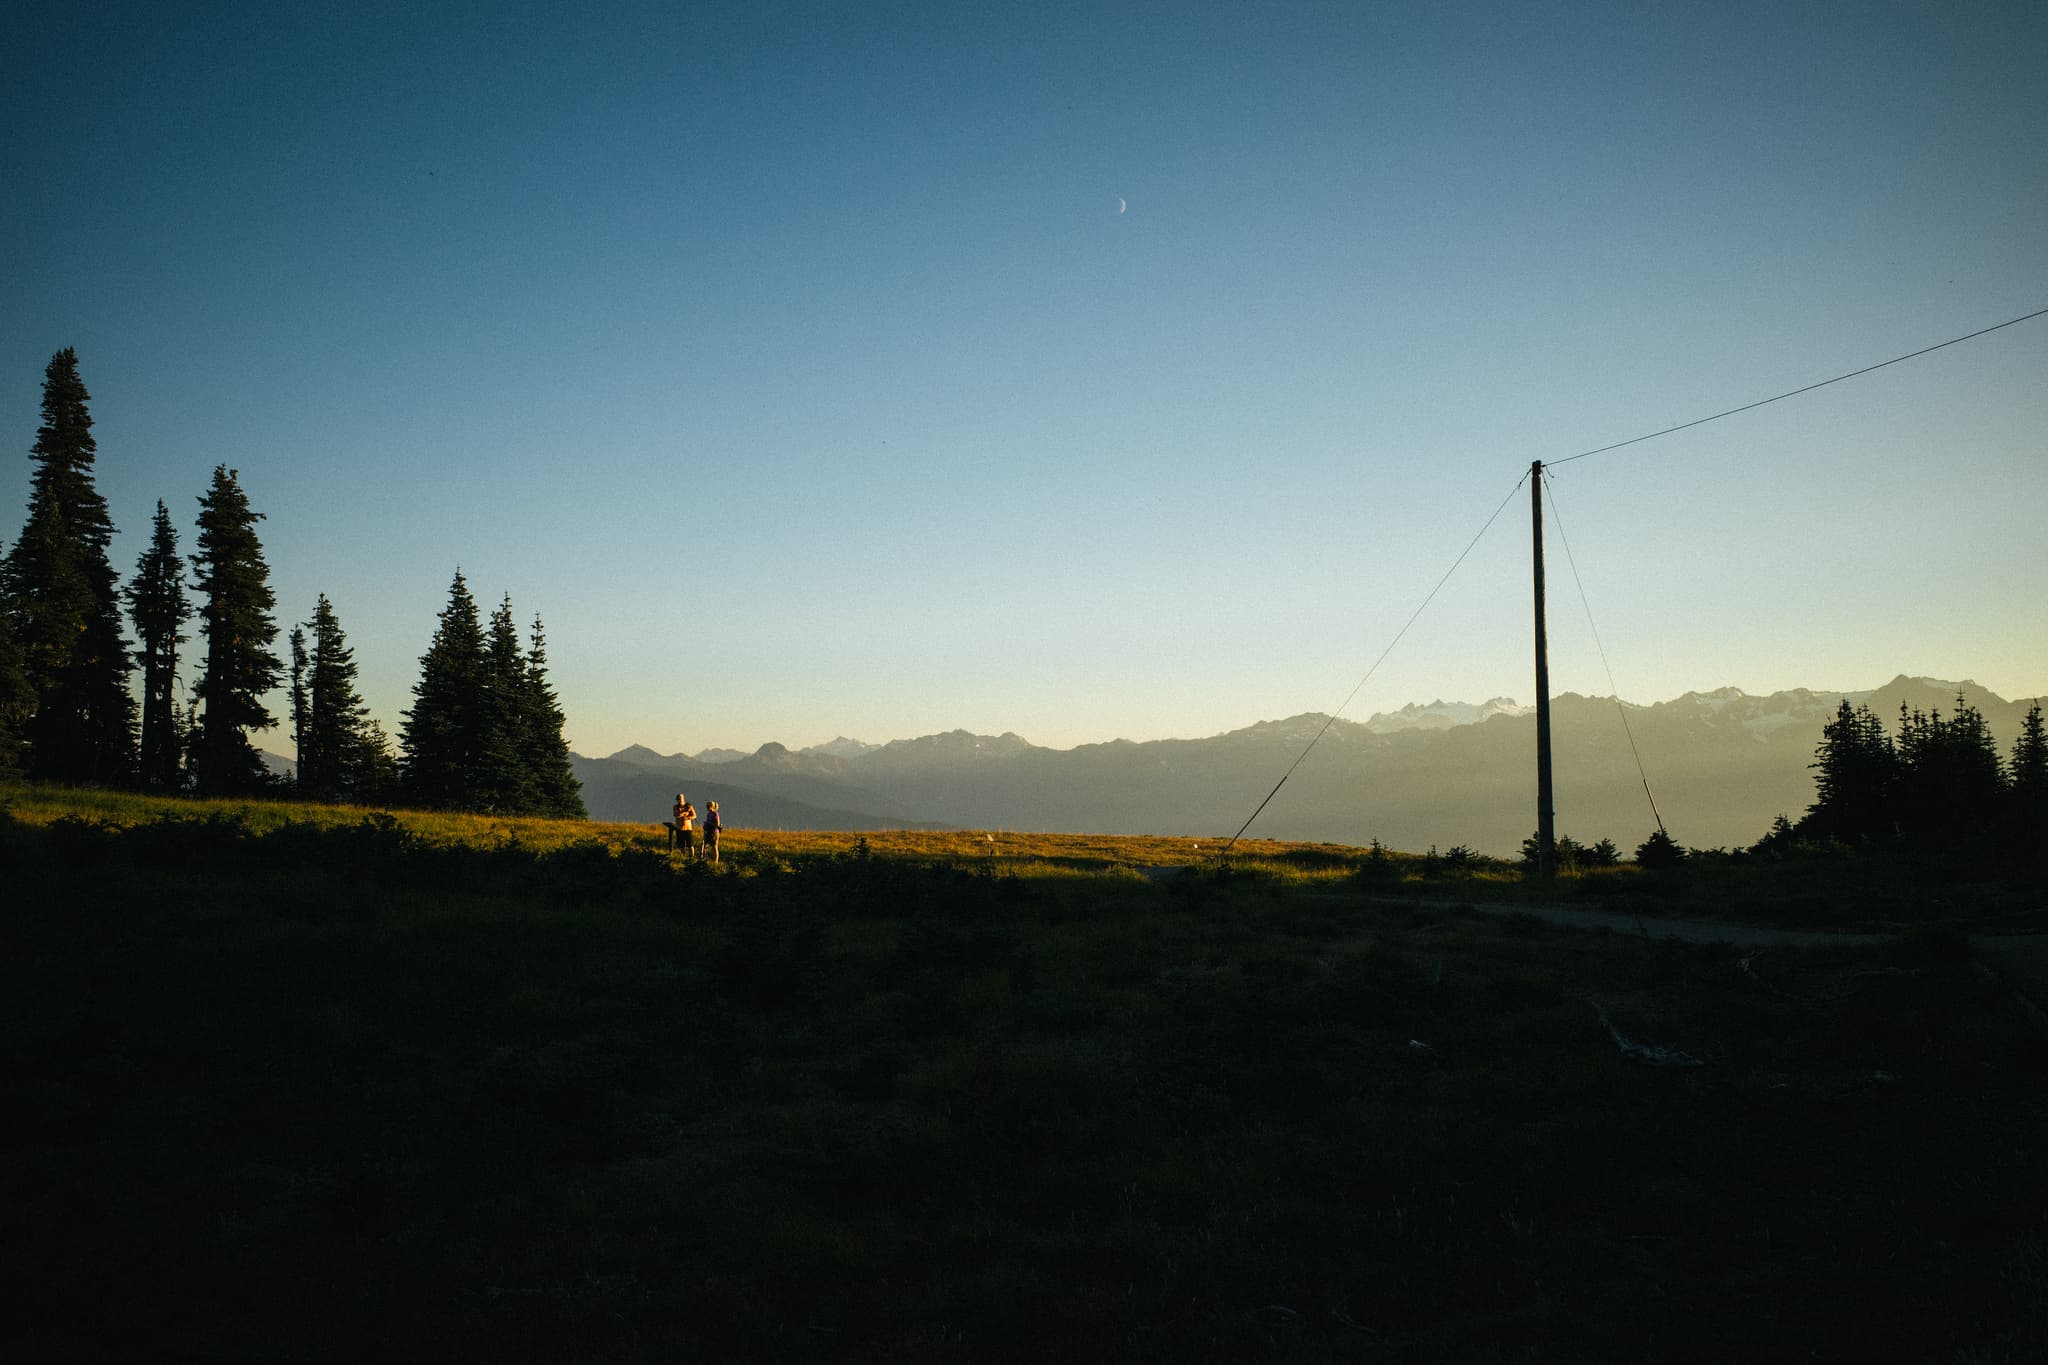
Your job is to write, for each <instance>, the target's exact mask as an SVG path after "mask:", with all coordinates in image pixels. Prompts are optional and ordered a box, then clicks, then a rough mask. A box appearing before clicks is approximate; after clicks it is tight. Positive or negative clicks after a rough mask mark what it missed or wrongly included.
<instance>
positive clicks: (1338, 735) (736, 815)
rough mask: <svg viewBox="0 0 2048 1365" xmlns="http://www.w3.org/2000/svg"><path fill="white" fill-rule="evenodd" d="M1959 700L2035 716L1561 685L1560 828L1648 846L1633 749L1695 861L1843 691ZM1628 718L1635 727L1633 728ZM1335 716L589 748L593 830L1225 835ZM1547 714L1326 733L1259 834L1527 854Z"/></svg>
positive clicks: (1941, 694)
mask: <svg viewBox="0 0 2048 1365" xmlns="http://www.w3.org/2000/svg"><path fill="white" fill-rule="evenodd" d="M1958 693H1961V694H1962V696H1963V697H1964V698H1965V699H1966V700H1967V701H1969V702H1970V704H1971V705H1973V706H1975V707H1977V708H1978V709H1979V710H1980V711H1982V712H1983V713H1984V716H1985V719H1986V720H1987V721H1988V722H1989V724H1990V727H1991V730H1992V733H1993V734H1994V735H1996V736H1997V737H1998V741H1999V745H2000V749H2001V752H2003V751H2006V750H2009V749H2010V747H2011V745H2012V741H2013V738H2014V737H2015V736H2016V735H2017V734H2018V731H2019V725H2020V721H2021V719H2022V717H2023V716H2024V715H2025V713H2026V708H2027V705H2028V703H2027V702H2012V701H2007V700H2005V699H2004V698H2002V697H1999V696H1996V695H1994V694H1993V693H1991V692H1989V691H1987V690H1985V689H1984V688H1982V687H1979V686H1978V685H1977V684H1975V683H1972V682H1963V683H1951V682H1941V681H1938V680H1935V679H1931V678H1908V677H1903V676H1902V677H1898V678H1894V679H1893V680H1892V681H1891V682H1889V683H1886V684H1885V685H1884V686H1883V687H1879V688H1873V689H1870V690H1867V691H1829V690H1809V689H1805V688H1800V689H1795V690H1793V691H1789V692H1774V693H1772V694H1771V695H1769V696H1767V697H1755V696H1750V695H1748V694H1747V693H1744V692H1742V691H1740V690H1739V689H1736V688H1732V687H1725V688H1721V689H1719V690H1718V691H1713V692H1688V693H1686V694H1685V695H1684V696H1682V697H1678V698H1676V699H1675V700H1672V701H1668V702H1659V703H1657V704H1655V705H1651V706H1639V705H1635V704H1633V703H1623V704H1620V705H1617V703H1616V702H1615V701H1614V699H1613V698H1596V697H1582V696H1578V695H1577V694H1574V693H1564V694H1562V695H1560V696H1558V697H1555V698H1553V700H1552V702H1551V733H1552V750H1553V754H1554V769H1555V779H1556V807H1557V828H1558V832H1559V833H1560V834H1570V835H1572V836H1573V837H1574V838H1578V839H1581V840H1584V841H1587V842H1591V841H1593V840H1595V839H1599V838H1611V839H1613V840H1614V841H1615V842H1616V843H1618V844H1621V845H1623V846H1624V848H1632V847H1634V845H1636V844H1637V843H1639V842H1641V841H1642V839H1643V838H1644V837H1645V836H1647V835H1648V834H1649V833H1650V832H1651V831H1652V830H1653V829H1655V828H1656V822H1655V820H1654V819H1653V817H1652V816H1651V813H1650V807H1649V803H1648V800H1647V799H1646V797H1645V795H1644V791H1643V782H1642V778H1641V777H1640V776H1639V775H1638V773H1637V769H1636V764H1635V762H1634V760H1633V759H1632V758H1631V757H1630V744H1631V737H1632V738H1633V744H1634V747H1635V749H1636V750H1637V751H1638V752H1639V753H1640V754H1641V756H1642V763H1643V767H1644V768H1645V769H1646V770H1647V772H1648V775H1649V784H1650V789H1651V791H1652V792H1654V793H1655V796H1656V801H1657V807H1658V809H1659V811H1661V812H1662V814H1663V817H1664V823H1665V824H1666V825H1667V826H1668V827H1669V828H1670V830H1671V834H1672V837H1674V838H1676V839H1677V840H1678V841H1679V842H1680V843H1683V844H1687V845H1689V846H1692V847H1704V848H1712V847H1719V846H1739V845H1743V844H1748V843H1753V842H1754V841H1755V840H1756V839H1757V838H1758V837H1759V836H1761V835H1762V834H1763V833H1764V831H1765V830H1766V829H1767V828H1768V827H1769V826H1770V823H1771V819H1772V817H1773V816H1775V815H1777V814H1778V813H1780V812H1783V813H1785V814H1787V815H1790V816H1792V817H1794V818H1797V817H1798V816H1799V814H1800V813H1801V812H1803V811H1804V810H1805V809H1806V807H1807V805H1808V804H1809V803H1810V802H1811V801H1812V800H1813V775H1812V773H1811V771H1810V769H1809V767H1808V765H1809V764H1810V763H1811V762H1812V761H1813V751H1814V746H1815V745H1816V744H1818V743H1819V742H1820V734H1821V726H1822V724H1823V723H1824V722H1825V721H1826V720H1827V719H1828V717H1830V716H1831V715H1833V714H1834V711H1835V708H1836V707H1837V706H1838V705H1839V704H1840V703H1841V702H1842V701H1843V700H1844V699H1845V698H1846V699H1847V700H1848V701H1849V702H1851V703H1852V704H1868V705H1869V706H1870V707H1871V709H1872V710H1874V711H1875V712H1877V714H1878V715H1880V716H1882V717H1884V718H1885V720H1886V722H1887V724H1888V725H1889V724H1892V723H1893V722H1895V720H1896V717H1897V713H1898V710H1899V706H1900V704H1901V703H1902V702H1903V703H1904V704H1905V705H1907V706H1908V707H1911V708H1915V709H1919V710H1933V709H1935V708H1939V709H1941V710H1942V711H1944V712H1948V711H1950V710H1953V709H1954V706H1955V699H1956V696H1957V694H1958ZM1624 714H1625V715H1626V717H1627V728H1626V729H1624V727H1623V723H1622V716H1623V715H1624ZM1327 720H1328V717H1326V716H1323V715H1319V714H1314V713H1310V714H1304V715H1299V716H1293V717H1290V718H1288V719H1286V720H1275V721H1264V722H1261V723H1260V724H1257V725H1252V726H1248V727H1246V728H1245V729H1242V730H1233V731H1230V732H1228V733H1226V734H1220V735H1213V736H1211V737H1209V738H1207V739H1169V740H1152V741H1147V742H1144V743H1135V742H1133V741H1130V740H1114V741H1111V742H1109V743H1107V744H1084V745H1081V746H1079V747H1077V748H1073V749H1045V748H1040V747H1039V746H1037V745H1034V744H1031V743H1029V742H1028V741H1026V740H1024V739H1022V738H1020V737H1018V736H1017V735H1014V734H1003V735H995V736H989V735H974V734H969V733H968V732H966V731H964V730H955V731H951V732H949V733H946V734H939V735H926V736H924V737H922V738H919V739H902V740H896V741H894V742H892V743H888V744H866V743H862V742H861V741H858V740H850V739H835V740H833V741H832V742H831V743H829V744H821V745H816V746H813V747H812V748H809V749H802V750H791V749H789V748H786V747H785V746H783V745H781V744H774V743H769V744H764V745H762V746H761V747H760V748H759V749H757V750H755V751H754V752H753V753H751V754H739V753H737V752H736V751H733V750H717V749H712V750H706V751H704V752H703V753H699V754H695V755H690V754H669V755H662V754H657V753H655V752H654V751H653V750H651V749H648V748H645V747H643V746H640V745H634V746H632V747H631V748H627V749H622V750H620V751H619V752H618V753H615V754H613V755H611V756H610V757H608V758H596V759H593V758H584V757H582V756H580V755H572V760H573V762H574V765H575V769H576V775H577V777H579V778H580V779H581V780H582V782H583V799H584V803H585V804H586V805H587V806H588V807H589V809H590V813H591V815H592V817H593V818H595V819H599V820H626V821H641V822H647V823H652V822H656V821H659V820H662V819H665V818H666V816H667V813H668V808H669V804H670V803H671V802H672V801H673V800H674V799H675V794H676V792H677V791H678V790H681V791H685V792H687V793H689V795H690V797H691V799H692V800H693V801H694V802H695V803H696V804H697V805H698V806H699V808H700V809H701V808H702V806H703V805H704V803H705V802H706V801H711V800H715V801H717V802H718V803H719V806H720V813H721V814H722V815H723V816H724V817H725V821H726V824H727V825H728V826H729V827H731V828H734V829H741V828H748V827H752V828H762V829H844V830H870V829H901V828H917V829H924V828H948V827H952V828H966V829H991V830H997V829H1009V830H1020V831H1070V832H1090V833H1104V834H1186V835H1192V836H1199V837H1202V838H1211V837H1215V836H1217V835H1219V834H1225V835H1227V834H1230V833H1232V832H1234V831H1235V830H1236V829H1237V828H1238V826H1239V825H1241V824H1243V823H1244V821H1245V819H1246V817H1248V816H1249V815H1250V814H1251V813H1252V810H1253V809H1254V808H1255V807H1256V806H1257V805H1258V803H1259V802H1260V800H1262V799H1263V798H1264V797H1265V795H1266V793H1267V792H1269V791H1271V790H1272V788H1273V784H1274V783H1275V782H1278V781H1279V780H1280V776H1281V774H1282V773H1284V772H1286V771H1287V768H1288V766H1289V765H1290V764H1292V763H1293V762H1294V761H1295V759H1296V758H1297V757H1299V756H1300V754H1301V752H1302V749H1303V747H1304V746H1305V745H1307V744H1308V742H1309V741H1310V740H1311V739H1312V738H1313V737H1314V736H1315V734H1316V732H1317V731H1318V730H1320V729H1322V727H1323V725H1324V723H1325V721H1327ZM1535 752H1536V718H1535V708H1534V707H1525V706H1519V705H1517V704H1516V703H1515V702H1513V701H1511V700H1509V699H1508V698H1505V697H1495V698H1493V699H1492V700H1490V701H1487V702H1483V703H1466V702H1444V701H1435V702H1431V703H1429V704H1427V705H1420V704H1418V705H1411V706H1404V707H1402V708H1401V709H1400V710H1399V711H1392V712H1382V713H1379V714H1376V715H1374V716H1373V717H1372V718H1371V719H1369V720H1366V721H1363V722H1357V721H1346V720H1338V721H1335V722H1331V723H1330V725H1329V730H1328V733H1326V734H1325V735H1324V736H1323V739H1322V742H1321V743H1320V744H1318V745H1317V746H1316V748H1315V750H1314V751H1313V752H1312V753H1311V754H1310V755H1309V756H1308V758H1307V760H1306V761H1304V762H1303V763H1302V764H1301V766H1300V767H1299V768H1298V769H1296V770H1295V772H1294V775H1293V777H1292V778H1291V779H1289V781H1288V782H1287V783H1286V785H1285V786H1284V787H1282V788H1281V790H1280V793H1279V795H1277V796H1275V797H1274V798H1273V800H1272V802H1271V804H1269V805H1268V806H1267V807H1266V809H1265V811H1264V812H1263V813H1262V814H1261V815H1260V816H1259V819H1258V822H1257V823H1256V824H1255V825H1254V826H1253V827H1252V829H1251V830H1250V834H1251V835H1253V836H1260V837H1268V838H1280V839H1314V840H1328V841H1331V842H1337V843H1347V844H1363V843H1367V842H1369V841H1371V840H1373V839H1375V838H1377V839H1379V840H1380V841H1381V842H1383V843H1385V844H1387V845H1388V846H1389V847H1392V848H1397V849H1403V850H1409V851H1421V850H1423V849H1426V848H1428V847H1429V846H1431V845H1436V846H1438V847H1442V848H1448V847H1450V846H1451V845H1453V844H1466V845H1469V846H1471V847H1473V848H1475V849H1478V850H1479V851H1480V852H1482V853H1493V854H1500V855H1511V854H1513V853H1514V852H1515V851H1516V850H1517V849H1519V847H1520V846H1521V841H1522V840H1523V839H1524V838H1526V837H1527V836H1528V835H1529V834H1530V833H1531V832H1533V831H1534V829H1535V827H1536V815H1535V806H1536V797H1535V787H1536V784H1535Z"/></svg>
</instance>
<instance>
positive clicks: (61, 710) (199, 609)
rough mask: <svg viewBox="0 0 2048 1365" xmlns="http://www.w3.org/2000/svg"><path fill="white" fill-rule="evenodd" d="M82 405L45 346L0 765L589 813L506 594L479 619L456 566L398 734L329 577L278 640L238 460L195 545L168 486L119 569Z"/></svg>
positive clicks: (216, 787) (34, 773)
mask: <svg viewBox="0 0 2048 1365" xmlns="http://www.w3.org/2000/svg"><path fill="white" fill-rule="evenodd" d="M89 399H90V395H89V394H88V393H87V392H86V389H85V384H84V382H83V380H81V379H80V377H79V373H78V357H77V354H76V353H75V352H74V351H73V350H72V349H71V348H69V347H67V348H65V349H64V350H62V351H59V352H57V354H56V355H55V356H53V357H51V359H50V363H49V366H48V368H47V369H46V370H45V371H44V376H43V405H42V425H41V426H40V427H39V428H38V429H37V432H36V440H35V444H34V446H33V447H32V448H31V449H30V452H29V459H30V460H31V462H32V463H33V465H34V470H33V474H32V477H31V483H30V489H29V501H28V513H27V517H26V519H25V520H24V522H23V525H22V530H21V534H20V536H19V537H17V538H16V540H15V542H14V544H13V545H12V546H11V547H9V548H7V550H6V553H5V555H4V556H0V775H6V776H26V777H28V778H31V779H35V780H41V781H51V782H63V783H79V784H88V785H96V786H133V787H142V788H146V789H151V790H157V791H191V792H197V793H202V794H208V795H251V794H261V793H266V792H270V793H274V792H278V791H279V790H280V789H282V788H287V787H288V788H289V789H291V790H294V791H295V792H296V793H297V794H298V795H301V796H304V797H307V798H310V799H315V800H332V801H350V802H358V803H385V802H404V803H406V804H411V805H418V806H427V807H447V808H456V809H468V810H494V811H499V812H503V813H519V814H536V815H550V816H558V817H565V818H578V819H580V818H582V817H583V816H584V815H585V811H584V806H583V798H582V794H581V789H580V784H578V782H577V781H576V778H575V775H574V773H573V772H572V771H571V768H570V763H569V748H568V743H567V741H566V740H565V739H564V738H563V734H562V728H563V725H564V721H565V718H564V716H563V713H562V709H561V704H560V701H559V699H558V698H557V696H556V694H555V691H554V688H553V686H552V685H551V684H550V682H549V681H548V674H547V651H546V645H545V638H544V635H543V631H542V627H541V621H540V618H539V617H538V616H536V617H535V618H534V620H533V624H532V627H531V629H530V632H529V633H528V634H527V636H526V637H525V639H524V640H523V641H522V639H521V636H520V632H519V630H518V628H517V627H516V625H515V624H514V619H513V615H512V601H511V598H510V597H509V596H508V597H507V598H506V599H505V600H504V602H503V603H502V604H501V605H500V607H499V608H498V610H497V611H496V612H495V613H494V614H493V615H492V617H491V619H490V622H489V626H488V629H486V627H485V625H484V623H483V622H482V621H481V620H480V619H479V617H478V615H477V609H476V603H475V601H474V599H473V598H472V597H471V596H470V593H469V588H468V585H467V584H466V583H465V582H464V580H463V577H462V573H461V571H460V570H458V571H457V572H456V575H455V581H454V584H453V587H452V588H451V589H450V592H449V601H448V606H447V607H446V608H445V609H444V610H443V611H442V613H441V618H440V623H439V626H438V627H437V629H436V630H435V633H434V637H433V640H432V642H431V643H430V644H429V645H428V648H427V652H426V654H425V655H424V656H423V657H422V658H421V660H420V679H419V681H418V682H417V683H416V684H415V685H414V687H413V698H414V704H413V706H412V708H411V709H410V710H408V711H407V712H405V714H404V724H403V726H402V727H401V730H400V735H399V740H398V744H397V746H396V748H395V749H394V747H393V745H392V742H391V739H390V737H389V736H388V735H386V733H385V732H384V729H383V727H382V726H381V725H379V724H378V722H377V721H376V720H375V719H374V718H373V717H372V716H371V715H370V713H369V708H368V707H367V706H366V705H365V704H364V702H363V699H362V696H361V694H360V693H359V692H358V691H357V690H356V679H357V673H356V663H355V658H354V654H353V651H352V650H351V649H350V648H349V645H348V638H347V635H346V634H345V633H344V631H343V630H342V626H341V620H340V617H339V616H338V615H337V614H336V612H335V609H334V605H333V603H331V602H330V601H328V599H327V596H326V594H325V593H322V594H320V597H319V601H318V602H317V603H316V604H315V606H314V609H313V614H312V616H311V617H310V618H309V619H307V620H306V621H305V622H303V623H301V624H299V625H295V626H293V627H292V628H291V632H290V636H289V642H288V643H289V650H290V654H289V664H288V665H287V661H286V659H285V658H284V657H283V656H281V655H280V654H279V652H278V648H277V645H278V634H279V631H278V625H277V618H276V615H275V612H276V609H277V599H276V595H275V594H274V593H273V592H272V590H271V587H270V568H269V565H268V563H267V562H266V561H265V559H264V555H263V546H262V542H261V540H260V538H259V536H258V535H257V524H258V523H259V522H261V521H262V520H263V514H262V513H260V512H257V511H255V510H254V509H253V508H252V507H251V506H250V504H249V499H248V496H247V494H246V493H245V492H244V491H243V489H242V486H241V481H240V474H239V471H237V470H233V469H229V468H227V467H226V466H225V465H217V466H215V468H214V471H213V479H212V482H211V484H210V485H209V487H208V488H207V490H206V492H205V493H204V494H202V495H201V496H200V498H199V515H198V518H197V521H196V530H197V536H196V540H195V542H194V548H193V550H192V553H191V554H190V556H189V557H188V556H186V555H184V554H183V553H182V552H181V550H180V548H179V543H178V528H177V525H176V523H175V522H174V521H173V519H172V517H171V515H170V512H169V511H168V509H167V508H166V507H165V506H164V504H163V502H162V501H161V500H159V501H158V502H157V505H156V517H155V521H154V524H153V525H152V528H151V534H150V539H149V543H148V545H147V547H146V548H145V549H144V550H143V552H142V554H141V556H140V557H139V559H138V560H137V562H136V566H135V573H134V575H133V576H132V577H131V578H129V579H128V580H127V582H126V583H122V582H121V581H120V579H119V576H118V575H117V574H116V573H115V570H114V567H113V563H112V561H111V559H110V558H109V550H110V548H111V546H112V543H113V537H114V524H113V520H112V518H111V516H110V515H109V514H108V510H107V503H106V499H105V498H104V497H102V496H101V494H100V492H99V490H98V488H97V487H96V486H95V484H94V480H93V466H94V462H95V460H96V459H97V455H98V450H97V445H96V443H95V441H94V438H93V435H92V417H91V414H90V411H89V409H88V402H89ZM124 608H125V616H126V620H127V622H128V623H132V624H133V626H134V629H135V643H134V645H133V647H132V648H131V646H130V644H129V641H128V638H127V635H126V632H125V627H124V620H123V617H124ZM195 619H196V620H197V622H198V627H199V636H200V637H201V638H202V639H203V641H204V646H203V650H202V653H201V657H200V658H199V659H198V660H197V661H196V663H197V669H196V676H194V677H193V679H192V681H191V687H190V690H189V693H188V694H187V695H186V696H185V697H184V699H183V700H182V701H181V699H180V694H179V689H180V684H181V682H182V681H183V678H182V675H181V672H180V657H181V655H180V652H181V648H182V647H183V646H184V645H186V644H188V643H190V642H191V641H192V638H193V637H192V636H191V634H190V633H188V626H189V624H190V623H191V622H193V621H194V620H195ZM287 678H288V679H289V689H288V696H289V704H290V707H291V716H290V721H291V728H292V738H293V741H294V744H295V747H296V749H297V752H298V759H297V763H296V765H295V771H294V775H293V777H292V778H291V779H290V780H289V783H284V782H281V781H280V780H279V779H277V778H274V777H273V776H272V775H271V773H270V771H269V769H268V767H267V765H266V764H265V763H264V761H263V756H262V754H261V752H260V751H259V750H258V749H257V747H256V745H255V743H254V742H253V740H252V739H251V736H252V735H254V734H256V733H258V732H261V731H264V730H269V729H272V728H274V727H275V726H276V725H277V723H278V720H277V717H275V716H273V715H272V714H271V712H270V710H269V707H268V705H267V704H266V698H267V697H268V695H269V694H270V693H272V692H273V691H275V690H276V689H277V688H278V687H279V686H280V684H283V683H285V682H286V680H287ZM138 692H139V694H140V697H139V704H138V697H137V693H138Z"/></svg>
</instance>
